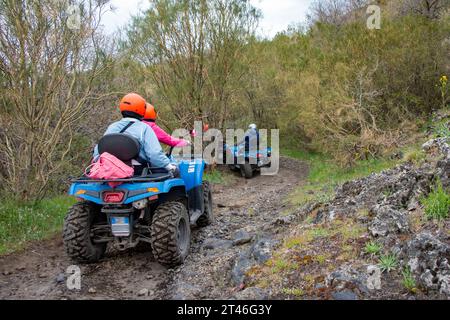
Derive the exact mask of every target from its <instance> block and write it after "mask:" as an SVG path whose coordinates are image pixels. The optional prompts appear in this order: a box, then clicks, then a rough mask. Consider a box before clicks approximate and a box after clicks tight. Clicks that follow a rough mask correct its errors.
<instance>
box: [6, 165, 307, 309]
mask: <svg viewBox="0 0 450 320" xmlns="http://www.w3.org/2000/svg"><path fill="white" fill-rule="evenodd" d="M307 171H308V169H307V166H306V165H305V164H303V163H300V162H297V161H294V160H290V159H282V161H281V169H280V172H279V174H278V175H277V176H273V177H271V176H257V177H255V178H254V179H252V180H245V179H243V178H240V177H238V176H236V179H235V181H234V182H233V183H232V184H231V185H229V186H227V187H224V186H221V185H215V186H214V211H215V215H216V218H217V221H216V223H215V224H214V225H212V226H209V227H207V228H204V229H200V230H193V241H192V248H191V254H190V256H189V258H188V259H187V261H186V263H185V264H184V265H183V266H181V267H179V268H176V269H171V270H168V269H166V268H164V267H163V266H161V265H159V264H158V263H157V262H155V260H154V259H153V257H152V256H151V254H150V253H149V252H145V251H144V252H139V251H136V250H131V251H128V252H108V253H107V255H106V257H105V258H104V259H103V260H102V261H101V262H100V263H97V264H94V265H80V268H81V274H82V278H81V283H82V286H81V290H79V291H77V290H74V291H73V290H69V289H67V287H66V279H67V274H66V273H65V272H66V269H67V267H68V266H71V265H73V263H72V262H71V261H70V260H69V259H68V258H67V257H66V255H65V253H64V249H63V244H62V240H61V237H60V236H58V237H55V238H54V239H52V240H49V241H44V242H38V243H34V244H31V245H30V247H28V248H27V249H26V250H24V251H22V252H19V253H15V254H11V255H9V256H4V257H1V258H0V299H56V300H59V299H217V298H222V299H228V298H232V297H233V294H234V293H235V292H236V288H235V287H234V286H233V283H232V282H230V276H229V269H230V264H231V263H232V262H233V259H235V258H236V256H237V255H238V254H239V253H240V252H242V251H244V250H247V249H248V247H249V246H250V245H251V244H250V243H247V244H244V245H234V246H232V245H228V244H230V243H231V241H232V240H233V237H234V234H235V233H236V231H238V230H245V231H246V232H248V233H249V234H251V235H252V237H253V238H258V237H261V236H270V235H271V233H272V232H274V231H272V229H271V221H273V219H275V218H276V217H277V216H279V215H280V214H282V211H283V210H284V208H283V199H284V198H285V197H286V195H287V194H288V193H289V192H290V191H291V190H292V189H293V188H294V187H296V186H297V185H298V184H300V183H301V182H302V181H303V180H304V178H305V177H306V175H307ZM211 239H214V240H215V241H218V243H219V244H220V241H223V243H224V244H225V245H224V246H220V245H219V246H218V247H214V246H212V247H211V248H208V249H207V248H205V242H208V241H209V240H211Z"/></svg>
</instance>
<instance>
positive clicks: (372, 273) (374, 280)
mask: <svg viewBox="0 0 450 320" xmlns="http://www.w3.org/2000/svg"><path fill="white" fill-rule="evenodd" d="M366 285H367V288H368V289H369V290H381V269H380V268H379V267H378V266H368V267H367V284H366Z"/></svg>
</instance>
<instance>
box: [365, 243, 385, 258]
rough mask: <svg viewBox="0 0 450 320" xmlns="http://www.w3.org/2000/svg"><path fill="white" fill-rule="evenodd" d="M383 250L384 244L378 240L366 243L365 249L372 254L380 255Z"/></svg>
mask: <svg viewBox="0 0 450 320" xmlns="http://www.w3.org/2000/svg"><path fill="white" fill-rule="evenodd" d="M381 250H383V246H382V245H381V244H379V243H377V242H374V241H370V242H367V243H366V246H365V248H364V251H365V252H366V253H367V254H370V255H374V256H375V255H378V254H379V253H380V252H381Z"/></svg>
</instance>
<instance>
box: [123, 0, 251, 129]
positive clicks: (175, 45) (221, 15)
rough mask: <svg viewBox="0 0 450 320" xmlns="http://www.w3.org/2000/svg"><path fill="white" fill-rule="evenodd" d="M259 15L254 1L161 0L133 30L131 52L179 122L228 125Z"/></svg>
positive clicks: (129, 41) (186, 124) (157, 1)
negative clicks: (242, 63) (248, 47)
mask: <svg viewBox="0 0 450 320" xmlns="http://www.w3.org/2000/svg"><path fill="white" fill-rule="evenodd" d="M258 18H259V12H258V11H257V10H256V9H255V8H254V7H253V6H252V5H251V4H250V1H248V0H211V1H207V0H156V1H153V2H152V7H151V8H150V9H149V10H148V11H147V12H146V13H145V14H144V15H143V16H141V17H137V18H136V19H135V21H134V23H133V25H132V27H131V28H130V29H129V31H128V43H127V47H128V50H129V51H128V52H130V54H131V57H132V58H133V59H135V60H136V61H139V62H140V63H141V64H142V65H143V66H145V67H146V68H147V70H148V71H149V74H150V76H151V79H152V81H153V83H154V84H155V85H156V88H157V93H158V95H159V96H160V97H161V99H162V101H163V103H164V104H165V105H166V106H168V108H169V109H170V110H171V113H172V114H173V115H174V116H175V117H176V119H177V122H178V123H180V124H181V125H184V126H185V127H188V126H191V125H192V123H193V121H194V120H205V121H208V122H209V123H210V124H211V125H214V126H217V127H219V128H223V127H224V125H225V122H226V120H227V113H228V112H230V108H232V106H231V105H232V97H233V94H234V93H235V92H236V90H238V89H239V86H240V83H239V79H240V78H241V77H242V76H243V74H244V73H245V67H244V66H242V65H241V64H240V57H241V56H242V53H243V49H244V48H245V45H246V43H247V42H248V39H249V38H250V36H252V35H253V33H254V29H255V27H256V24H257V20H258Z"/></svg>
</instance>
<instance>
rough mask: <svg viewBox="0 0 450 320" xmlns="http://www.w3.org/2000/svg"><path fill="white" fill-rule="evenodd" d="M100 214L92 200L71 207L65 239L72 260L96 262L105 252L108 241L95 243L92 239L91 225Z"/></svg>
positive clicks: (65, 229)
mask: <svg viewBox="0 0 450 320" xmlns="http://www.w3.org/2000/svg"><path fill="white" fill-rule="evenodd" d="M98 216H99V210H98V208H97V207H96V206H95V205H94V204H92V203H90V202H80V203H77V204H75V205H74V206H73V207H72V208H70V210H69V213H68V214H67V216H66V218H65V219H64V229H63V240H64V247H65V249H66V252H67V255H68V256H69V257H70V258H71V259H72V260H74V261H76V262H78V263H95V262H98V261H99V260H100V259H101V258H102V257H103V255H104V254H105V251H106V243H101V244H95V243H93V242H92V239H91V226H92V225H93V222H94V220H95V218H96V217H98Z"/></svg>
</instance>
